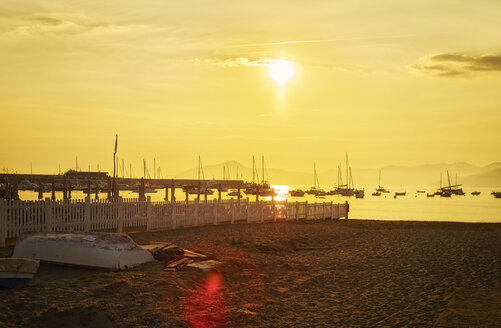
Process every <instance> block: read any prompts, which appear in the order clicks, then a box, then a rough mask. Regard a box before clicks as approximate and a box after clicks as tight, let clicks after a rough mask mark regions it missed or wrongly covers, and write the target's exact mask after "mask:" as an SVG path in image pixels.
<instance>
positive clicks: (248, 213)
mask: <svg viewBox="0 0 501 328" xmlns="http://www.w3.org/2000/svg"><path fill="white" fill-rule="evenodd" d="M246 203H247V206H246V207H247V223H249V222H250V204H249V198H247V200H246Z"/></svg>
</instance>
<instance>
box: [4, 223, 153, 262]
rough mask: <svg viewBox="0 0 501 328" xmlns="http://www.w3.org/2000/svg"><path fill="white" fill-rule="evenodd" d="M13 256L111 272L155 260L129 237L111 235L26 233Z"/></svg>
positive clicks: (20, 239)
mask: <svg viewBox="0 0 501 328" xmlns="http://www.w3.org/2000/svg"><path fill="white" fill-rule="evenodd" d="M13 256H14V257H20V258H29V259H35V260H40V261H42V262H48V263H54V264H60V265H69V266H78V267H86V268H97V269H107V270H125V269H130V268H133V267H135V266H138V265H140V264H143V263H146V262H150V261H152V260H153V256H152V255H151V253H150V252H148V251H147V250H144V249H143V248H141V247H140V246H138V245H137V244H136V243H135V242H134V241H133V240H132V238H130V237H129V236H128V235H126V234H122V233H111V232H74V233H67V232H41V233H29V234H24V235H21V236H20V237H19V238H18V241H17V243H16V247H15V248H14V255H13Z"/></svg>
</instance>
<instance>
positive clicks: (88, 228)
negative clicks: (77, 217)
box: [84, 196, 91, 232]
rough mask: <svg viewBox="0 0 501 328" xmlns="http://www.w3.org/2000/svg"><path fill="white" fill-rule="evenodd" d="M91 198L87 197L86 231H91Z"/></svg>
mask: <svg viewBox="0 0 501 328" xmlns="http://www.w3.org/2000/svg"><path fill="white" fill-rule="evenodd" d="M90 212H91V209H90V196H87V197H85V216H84V231H85V232H89V231H90Z"/></svg>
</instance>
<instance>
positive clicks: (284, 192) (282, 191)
mask: <svg viewBox="0 0 501 328" xmlns="http://www.w3.org/2000/svg"><path fill="white" fill-rule="evenodd" d="M270 187H271V188H273V190H275V193H276V194H277V195H276V196H275V200H277V201H284V200H286V199H287V196H288V195H289V189H290V187H289V186H288V185H271V186H270ZM269 199H271V197H269Z"/></svg>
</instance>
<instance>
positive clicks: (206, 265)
mask: <svg viewBox="0 0 501 328" xmlns="http://www.w3.org/2000/svg"><path fill="white" fill-rule="evenodd" d="M219 264H221V262H219V261H215V260H207V261H202V262H197V263H190V264H188V266H189V267H190V268H197V269H200V270H202V271H203V272H209V271H211V270H212V269H214V268H215V267H216V266H218V265H219Z"/></svg>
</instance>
